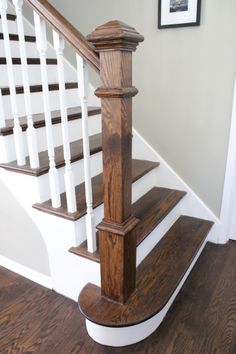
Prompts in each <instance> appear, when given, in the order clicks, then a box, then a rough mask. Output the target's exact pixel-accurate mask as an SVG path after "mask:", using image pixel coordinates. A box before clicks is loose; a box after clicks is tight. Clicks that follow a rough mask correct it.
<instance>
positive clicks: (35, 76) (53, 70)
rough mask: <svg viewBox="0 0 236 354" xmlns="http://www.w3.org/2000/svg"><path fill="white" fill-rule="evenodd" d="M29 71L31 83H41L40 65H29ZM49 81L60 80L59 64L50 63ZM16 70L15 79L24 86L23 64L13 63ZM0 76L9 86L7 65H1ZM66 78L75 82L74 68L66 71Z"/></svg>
mask: <svg viewBox="0 0 236 354" xmlns="http://www.w3.org/2000/svg"><path fill="white" fill-rule="evenodd" d="M27 68H28V73H29V80H30V85H36V84H41V82H42V80H41V72H40V65H38V64H36V65H28V66H27ZM47 69H48V81H49V83H50V84H51V83H52V84H53V83H55V82H58V74H57V65H48V67H47ZM13 70H14V80H15V85H17V86H23V79H22V73H21V65H13ZM0 77H1V86H2V87H8V86H9V81H8V76H7V67H6V65H0ZM65 80H66V82H75V81H76V75H75V73H74V72H73V71H72V70H70V71H69V70H66V72H65Z"/></svg>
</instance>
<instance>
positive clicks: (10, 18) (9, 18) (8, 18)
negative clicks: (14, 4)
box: [0, 14, 16, 21]
mask: <svg viewBox="0 0 236 354" xmlns="http://www.w3.org/2000/svg"><path fill="white" fill-rule="evenodd" d="M0 19H1V14H0ZM7 20H8V21H15V20H16V15H14V14H7Z"/></svg>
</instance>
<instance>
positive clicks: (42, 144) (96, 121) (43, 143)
mask: <svg viewBox="0 0 236 354" xmlns="http://www.w3.org/2000/svg"><path fill="white" fill-rule="evenodd" d="M81 124H82V120H81V119H76V120H72V121H70V122H69V123H68V127H69V136H70V141H71V142H72V141H76V140H78V139H81V138H82V127H81ZM61 131H62V130H61V124H54V125H53V137H54V146H55V147H57V146H60V145H62V133H61ZM100 132H101V117H100V115H96V116H91V117H89V134H90V136H91V135H94V134H98V133H100ZM36 134H37V146H38V151H39V152H41V151H46V150H47V140H46V129H45V127H42V128H38V129H37V130H36ZM23 137H24V143H25V152H26V155H27V156H28V148H27V139H26V133H25V132H24V133H23ZM0 143H1V146H2V148H1V154H0V163H1V162H2V163H7V162H11V161H15V160H16V152H15V146H14V138H13V135H7V136H0ZM3 147H4V148H3ZM4 150H6V151H7V158H5V154H3V153H2V151H4Z"/></svg>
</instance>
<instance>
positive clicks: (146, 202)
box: [69, 187, 186, 262]
mask: <svg viewBox="0 0 236 354" xmlns="http://www.w3.org/2000/svg"><path fill="white" fill-rule="evenodd" d="M185 195H186V193H185V192H182V191H176V190H172V189H166V188H158V187H154V188H152V189H151V190H150V191H149V192H148V193H146V194H145V195H144V196H143V197H141V198H140V199H139V200H138V201H137V202H135V203H134V204H133V205H132V210H133V215H134V216H135V217H136V218H137V219H138V220H139V223H138V224H137V226H136V228H135V229H134V232H135V234H136V246H138V245H139V244H140V243H141V242H142V241H143V240H144V239H145V238H146V237H147V236H148V235H149V234H150V232H151V231H152V230H153V229H154V228H155V227H156V226H157V225H158V224H159V223H160V222H161V221H162V220H163V219H164V218H165V216H166V215H167V214H168V213H170V211H171V210H172V209H173V208H174V207H175V206H176V204H177V203H178V202H179V201H180V200H181V199H182V198H183V197H184V196H185ZM69 251H70V252H71V253H74V254H76V255H78V256H81V257H84V258H88V259H90V260H93V261H95V262H100V255H99V244H98V249H97V251H96V252H95V253H92V254H91V253H90V252H88V247H87V241H84V242H83V243H82V244H81V245H79V246H78V247H72V248H70V250H69Z"/></svg>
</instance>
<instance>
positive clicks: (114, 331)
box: [86, 236, 209, 347]
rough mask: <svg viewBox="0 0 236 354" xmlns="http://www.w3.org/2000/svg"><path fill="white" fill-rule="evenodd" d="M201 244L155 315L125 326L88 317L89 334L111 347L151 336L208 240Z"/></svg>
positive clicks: (121, 345) (125, 344)
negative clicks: (110, 325) (98, 322)
mask: <svg viewBox="0 0 236 354" xmlns="http://www.w3.org/2000/svg"><path fill="white" fill-rule="evenodd" d="M208 238H209V236H208V237H207V238H206V240H205V241H204V242H203V244H202V245H201V247H200V249H199V250H198V252H197V254H196V256H195V257H194V259H193V261H192V263H191V265H190V266H189V268H188V270H187V272H186V273H185V275H184V277H183V278H182V280H181V282H180V283H179V285H178V287H177V288H176V289H175V291H174V293H173V294H172V296H171V298H170V299H169V301H168V302H167V304H166V305H165V306H164V307H163V308H162V310H161V311H160V312H158V313H157V314H155V315H154V316H153V317H151V318H149V319H147V320H144V321H143V322H141V323H138V324H135V325H130V326H127V325H126V326H124V327H107V326H103V325H99V324H96V323H94V322H92V321H90V320H88V319H86V328H87V331H88V334H89V336H90V337H91V338H92V339H93V340H94V341H95V342H97V343H99V344H102V345H106V346H111V347H124V346H127V345H132V344H135V343H138V342H141V341H142V340H144V339H145V338H147V337H149V336H150V335H151V334H152V333H153V332H154V331H155V330H156V329H157V328H158V327H159V326H160V324H161V323H162V321H163V319H164V317H165V316H166V314H167V312H168V310H169V308H170V307H171V305H172V304H173V302H174V300H175V298H176V297H177V295H178V293H179V292H180V290H181V288H182V286H183V285H184V283H185V281H186V279H187V277H188V276H189V274H190V272H191V270H192V269H193V267H194V265H195V263H196V262H197V260H198V258H199V256H200V254H201V253H202V251H203V249H204V247H205V245H206V243H207V240H208Z"/></svg>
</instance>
